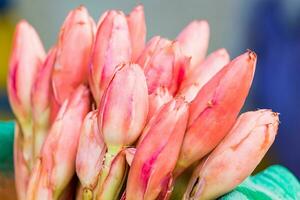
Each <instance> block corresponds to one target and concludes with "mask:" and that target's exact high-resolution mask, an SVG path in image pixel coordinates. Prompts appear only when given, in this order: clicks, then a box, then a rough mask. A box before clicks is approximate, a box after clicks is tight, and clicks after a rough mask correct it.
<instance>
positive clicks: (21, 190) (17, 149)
mask: <svg viewBox="0 0 300 200" xmlns="http://www.w3.org/2000/svg"><path fill="white" fill-rule="evenodd" d="M14 136H15V137H14V170H15V183H16V190H17V196H18V199H25V197H26V191H27V185H28V181H29V178H30V177H29V176H30V170H29V168H28V163H26V160H25V158H24V154H23V152H22V144H23V141H22V133H21V129H20V127H19V125H18V124H17V123H16V125H15V135H14Z"/></svg>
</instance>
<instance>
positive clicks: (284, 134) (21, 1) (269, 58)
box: [0, 0, 300, 184]
mask: <svg viewBox="0 0 300 200" xmlns="http://www.w3.org/2000/svg"><path fill="white" fill-rule="evenodd" d="M139 3H143V4H144V6H145V12H146V20H147V25H148V27H147V28H148V39H149V38H151V37H152V36H154V35H157V34H160V35H162V36H164V37H169V38H174V37H176V35H177V34H178V33H179V31H180V30H181V29H182V28H183V27H184V26H185V25H187V24H188V23H189V22H190V21H191V20H194V19H207V20H208V21H209V23H210V27H211V40H210V47H209V52H211V51H213V50H215V49H217V48H221V47H225V48H226V49H228V51H229V52H230V54H231V57H232V58H233V57H236V56H237V55H239V54H241V53H243V52H244V51H245V50H246V49H252V50H254V51H256V52H257V54H258V65H257V71H256V76H255V80H254V85H253V87H252V90H251V93H250V96H249V98H248V100H247V103H246V106H245V108H244V110H245V111H246V110H250V109H257V108H272V109H273V110H274V111H276V112H279V113H280V118H281V125H280V130H279V134H278V137H277V139H276V142H275V144H274V145H273V147H272V149H271V151H270V152H269V153H268V155H267V156H266V158H265V160H264V162H263V163H262V165H261V166H260V167H259V169H262V168H264V167H265V166H267V165H270V164H275V163H279V164H282V165H284V166H286V167H288V168H289V169H290V170H291V171H292V172H293V173H295V174H296V175H297V176H298V178H299V177H300V153H299V152H300V145H299V142H300V131H299V130H300V116H299V115H300V78H299V76H300V64H299V63H300V23H299V22H300V1H299V0H285V1H280V0H252V1H240V0H226V1H219V0H201V1H200V0H186V1H181V0H151V1H133V0H123V1H117V0H112V1H100V0H93V1H92V0H86V1H77V0H72V1H61V0H51V1H47V0H39V1H37V0H35V1H34V0H0V120H7V119H12V113H11V111H10V108H9V104H8V101H7V96H6V85H5V84H6V73H7V69H8V57H9V54H10V48H11V40H12V34H13V31H14V26H15V24H16V23H17V22H18V20H20V19H21V18H24V19H26V20H28V21H29V23H31V24H32V25H33V26H34V27H35V28H36V30H37V31H38V33H39V34H40V37H41V39H42V41H43V42H44V45H45V47H46V48H47V49H49V48H50V47H51V45H52V44H53V43H55V42H56V37H57V33H58V31H59V28H60V25H61V23H62V22H63V20H64V18H65V16H66V15H67V13H68V11H69V10H70V9H73V8H75V7H77V6H78V5H80V4H83V5H85V6H86V7H87V8H88V10H89V12H90V14H91V15H92V16H93V17H94V18H95V19H98V17H99V16H100V14H101V13H102V12H103V11H104V10H107V9H111V8H117V9H122V10H124V11H126V12H129V11H130V10H131V9H132V8H133V7H134V6H135V5H136V4H139ZM0 131H1V130H0ZM0 140H1V138H0ZM0 148H1V147H0ZM0 184H1V183H0Z"/></svg>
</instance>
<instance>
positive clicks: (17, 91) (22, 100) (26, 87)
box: [7, 20, 45, 171]
mask: <svg viewBox="0 0 300 200" xmlns="http://www.w3.org/2000/svg"><path fill="white" fill-rule="evenodd" d="M44 58H45V52H44V48H43V45H42V43H41V41H40V39H39V36H38V35H37V33H36V31H35V30H34V29H33V27H32V26H30V25H29V24H28V23H27V22H26V21H24V20H22V21H21V22H19V23H18V25H17V27H16V31H15V35H14V44H13V47H12V54H11V58H10V63H9V74H8V88H7V90H8V97H9V101H10V105H11V107H12V110H13V112H14V114H15V116H16V118H17V120H18V123H19V125H20V129H21V131H20V134H22V136H20V137H22V138H23V140H22V144H21V146H20V147H18V148H20V151H21V152H22V153H23V158H24V160H25V162H26V165H27V167H28V169H29V171H30V170H31V167H32V163H33V162H34V157H35V156H34V154H33V152H34V149H33V129H32V128H33V127H32V110H31V109H32V106H31V91H32V86H33V84H34V81H35V79H36V75H37V73H38V71H39V70H40V69H41V67H42V64H43V61H44Z"/></svg>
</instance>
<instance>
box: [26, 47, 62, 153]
mask: <svg viewBox="0 0 300 200" xmlns="http://www.w3.org/2000/svg"><path fill="white" fill-rule="evenodd" d="M55 57H56V48H52V49H51V50H50V51H49V53H48V55H47V58H46V60H45V62H44V64H43V67H42V69H41V70H40V71H39V72H38V74H37V77H36V80H35V82H34V85H33V88H32V91H31V103H32V115H33V131H34V155H36V156H38V155H39V153H40V150H41V147H42V144H43V142H44V139H45V137H46V135H47V133H48V129H49V127H50V111H51V102H50V99H51V75H52V69H53V66H54V62H55Z"/></svg>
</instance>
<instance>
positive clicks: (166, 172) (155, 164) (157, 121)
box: [126, 98, 188, 200]
mask: <svg viewBox="0 0 300 200" xmlns="http://www.w3.org/2000/svg"><path fill="white" fill-rule="evenodd" d="M187 120H188V104H187V103H186V102H185V101H184V100H183V99H181V98H180V99H173V100H172V101H170V102H169V103H167V104H165V105H164V106H163V108H162V109H161V110H160V111H159V113H158V114H157V115H155V116H154V117H153V118H152V120H151V121H150V123H149V124H148V125H147V127H146V128H145V129H144V132H147V133H145V135H146V136H145V138H144V139H143V140H142V142H141V143H140V144H139V145H138V146H137V150H136V153H135V156H134V158H133V161H132V164H131V168H130V171H129V176H128V181H127V187H126V200H139V199H164V197H165V196H166V195H168V194H169V193H170V190H171V189H170V186H171V185H172V172H173V169H174V168H175V165H176V161H177V158H178V156H179V152H180V147H181V144H182V141H183V137H184V133H185V129H186V124H187Z"/></svg>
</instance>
